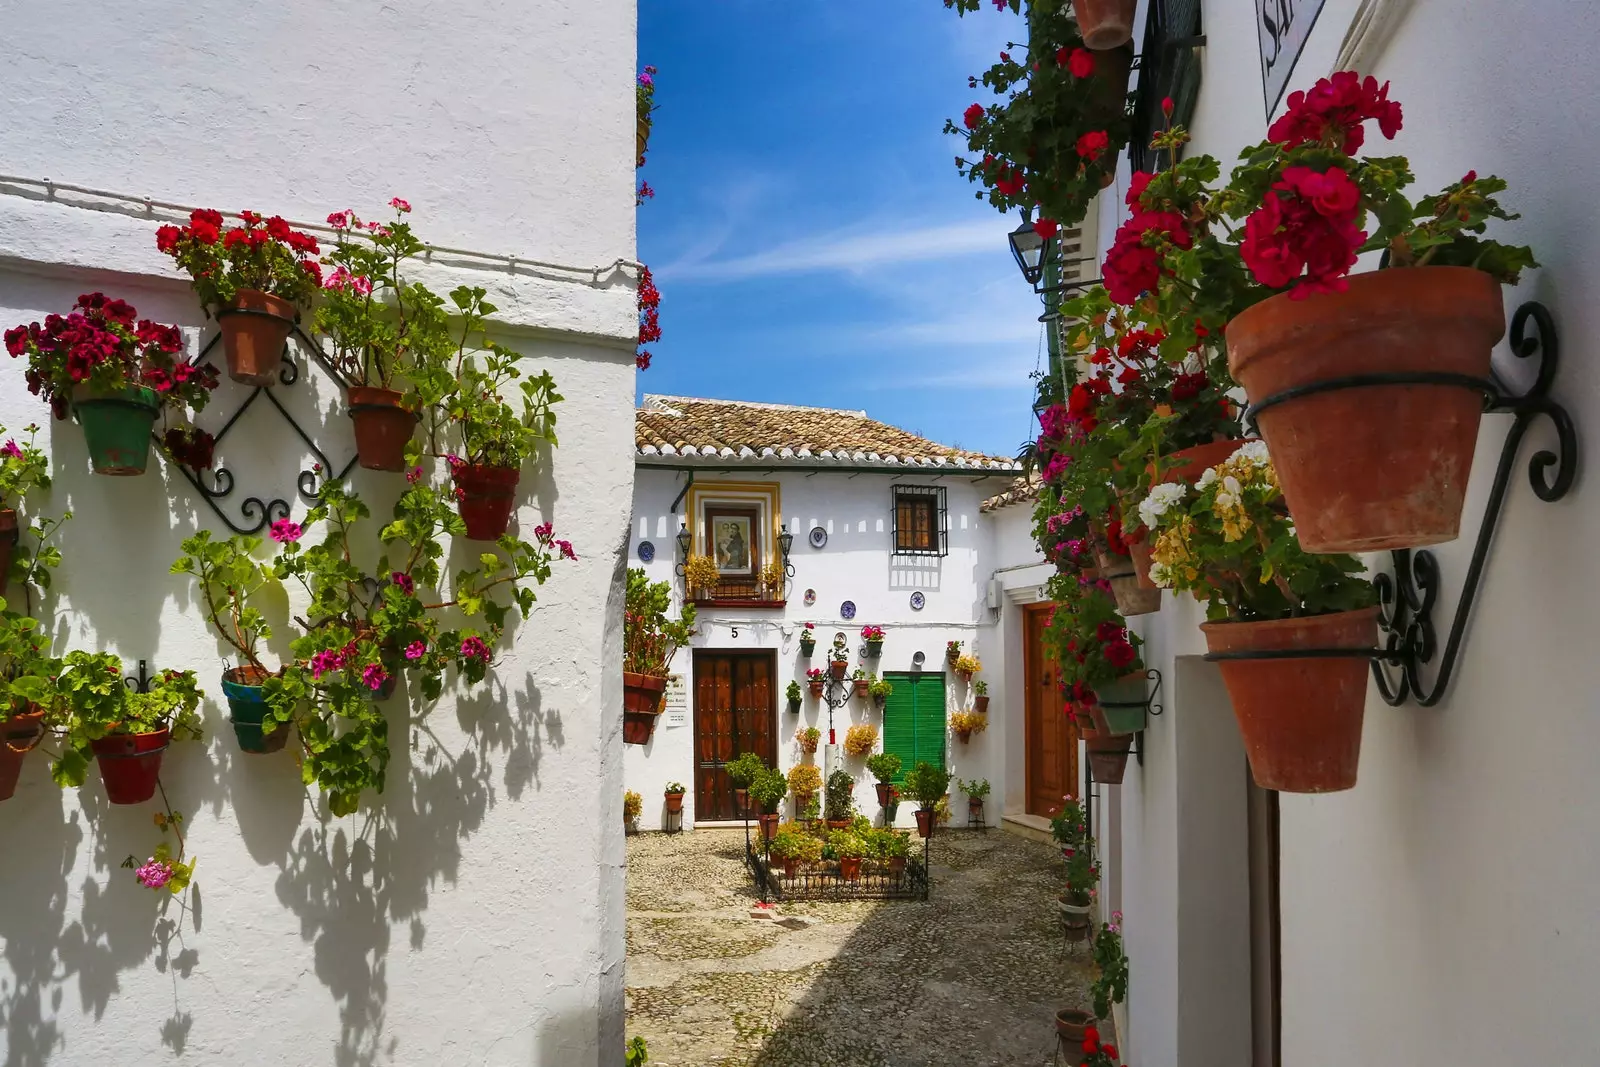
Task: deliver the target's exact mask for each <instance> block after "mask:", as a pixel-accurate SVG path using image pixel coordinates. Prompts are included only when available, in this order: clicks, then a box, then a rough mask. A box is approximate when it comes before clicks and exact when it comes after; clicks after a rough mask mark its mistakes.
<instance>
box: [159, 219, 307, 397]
mask: <svg viewBox="0 0 1600 1067" xmlns="http://www.w3.org/2000/svg"><path fill="white" fill-rule="evenodd" d="M239 219H240V223H241V224H240V225H238V226H232V227H228V228H227V229H224V228H223V227H224V220H223V217H222V214H221V213H220V212H217V211H212V210H209V209H205V208H202V209H200V210H198V211H195V212H192V213H191V214H190V216H189V223H188V225H186V226H162V227H161V228H159V229H158V230H156V248H157V249H158V250H159V251H161V252H164V253H166V254H167V255H169V256H171V257H172V258H173V259H174V260H176V261H177V264H178V266H179V267H180V268H181V269H182V270H183V271H184V272H185V273H187V274H188V275H189V278H190V281H191V283H192V284H193V286H194V291H195V294H196V295H197V296H198V297H199V298H200V305H201V306H202V307H204V308H205V310H206V314H208V315H211V316H212V317H214V318H215V319H216V320H217V326H218V327H219V328H220V330H221V332H222V350H223V353H224V355H225V356H226V357H227V362H228V377H230V378H232V379H233V380H234V381H236V382H244V383H245V384H247V385H258V386H271V385H273V384H274V383H276V382H277V381H278V373H279V371H281V370H282V369H283V346H284V342H286V341H287V340H288V339H289V332H290V331H291V330H293V329H294V324H295V321H296V320H297V319H298V318H299V316H300V312H301V311H304V310H305V309H307V308H309V307H310V306H311V303H312V301H313V300H314V299H315V298H316V295H317V292H318V290H320V289H321V288H322V267H321V265H320V264H319V263H318V262H317V260H316V255H317V253H318V251H320V249H319V248H318V246H317V239H316V238H315V237H313V236H311V235H310V234H309V233H302V232H300V231H299V230H296V229H294V228H293V227H292V226H290V225H289V224H288V223H287V222H285V221H284V220H283V219H282V218H281V217H279V216H277V215H273V216H272V217H271V218H264V217H262V216H261V215H259V214H257V213H256V212H254V211H244V212H240V214H239Z"/></svg>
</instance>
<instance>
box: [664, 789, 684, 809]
mask: <svg viewBox="0 0 1600 1067" xmlns="http://www.w3.org/2000/svg"><path fill="white" fill-rule="evenodd" d="M683 792H684V790H683V783H682V782H668V783H667V787H666V789H664V790H663V791H662V798H663V800H664V801H665V803H666V805H667V810H668V811H671V812H679V811H682V810H683Z"/></svg>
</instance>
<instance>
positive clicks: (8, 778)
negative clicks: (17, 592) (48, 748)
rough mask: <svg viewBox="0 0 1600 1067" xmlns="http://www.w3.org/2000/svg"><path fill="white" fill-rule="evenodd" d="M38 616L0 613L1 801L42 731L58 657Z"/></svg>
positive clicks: (9, 793) (58, 669)
mask: <svg viewBox="0 0 1600 1067" xmlns="http://www.w3.org/2000/svg"><path fill="white" fill-rule="evenodd" d="M49 647H50V644H49V637H48V635H47V634H45V632H44V631H43V629H42V628H41V627H40V625H39V622H38V620H37V619H32V618H29V617H28V616H26V615H19V614H18V613H16V612H14V611H6V612H4V613H0V800H9V799H11V796H12V794H13V793H15V792H16V788H17V778H18V776H19V775H20V774H21V772H22V761H23V758H24V757H25V756H27V754H28V753H29V752H30V751H31V750H32V749H33V748H34V746H35V745H37V744H38V743H39V740H40V739H41V738H42V737H43V736H44V727H45V716H46V714H47V713H48V711H49V705H50V697H51V692H52V688H53V685H54V681H55V678H56V677H57V676H58V675H59V674H60V673H61V661H60V660H58V659H53V658H51V656H50V654H49Z"/></svg>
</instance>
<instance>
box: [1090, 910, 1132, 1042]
mask: <svg viewBox="0 0 1600 1067" xmlns="http://www.w3.org/2000/svg"><path fill="white" fill-rule="evenodd" d="M1111 918H1112V921H1111V922H1109V923H1101V924H1100V930H1099V932H1098V933H1096V934H1095V935H1094V965H1095V971H1096V974H1095V980H1094V982H1093V984H1092V985H1090V986H1089V998H1090V1000H1091V1001H1093V1003H1094V1014H1095V1017H1096V1018H1098V1019H1109V1018H1111V1005H1113V1004H1121V1003H1122V1002H1123V1001H1125V1000H1127V999H1128V957H1127V955H1126V953H1124V951H1123V948H1122V934H1121V932H1120V930H1121V927H1120V925H1119V924H1120V922H1121V919H1122V913H1121V912H1116V911H1114V912H1112V913H1111Z"/></svg>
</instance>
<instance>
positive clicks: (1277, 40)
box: [1256, 0, 1323, 120]
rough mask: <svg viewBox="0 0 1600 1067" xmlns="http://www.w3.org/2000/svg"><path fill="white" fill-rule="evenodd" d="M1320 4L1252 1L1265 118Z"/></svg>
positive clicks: (1316, 0)
mask: <svg viewBox="0 0 1600 1067" xmlns="http://www.w3.org/2000/svg"><path fill="white" fill-rule="evenodd" d="M1322 3H1323V0H1256V34H1257V36H1258V37H1259V38H1260V41H1261V89H1262V93H1263V95H1264V96H1265V98H1266V104H1267V118H1268V119H1269V120H1270V119H1271V118H1272V113H1273V112H1274V111H1275V110H1277V107H1278V101H1279V100H1281V99H1283V90H1284V88H1285V86H1287V85H1288V84H1289V75H1291V74H1293V73H1294V65H1295V62H1296V61H1297V60H1298V59H1299V58H1300V50H1301V49H1302V48H1304V47H1305V43H1306V38H1307V37H1309V36H1311V27H1313V26H1315V25H1316V23H1317V15H1318V14H1320V13H1321V11H1322Z"/></svg>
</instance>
